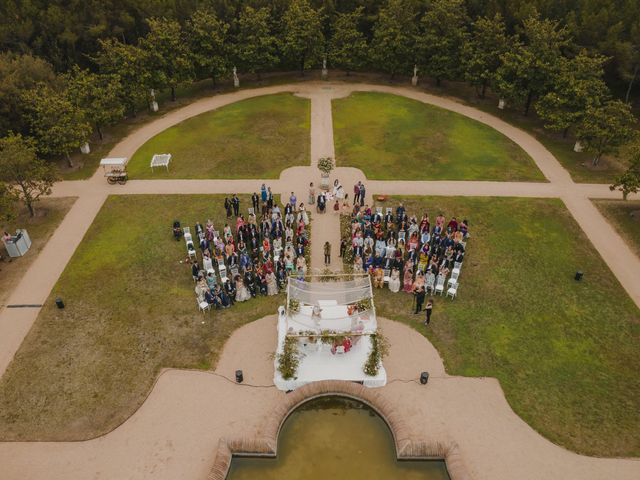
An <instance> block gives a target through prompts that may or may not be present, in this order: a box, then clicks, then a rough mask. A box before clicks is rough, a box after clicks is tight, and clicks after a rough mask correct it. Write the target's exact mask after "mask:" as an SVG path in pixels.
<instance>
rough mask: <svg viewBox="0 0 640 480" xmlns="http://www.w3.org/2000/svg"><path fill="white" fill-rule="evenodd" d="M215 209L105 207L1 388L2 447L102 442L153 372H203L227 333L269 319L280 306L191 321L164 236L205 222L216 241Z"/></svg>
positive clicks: (176, 253) (161, 199) (188, 297)
mask: <svg viewBox="0 0 640 480" xmlns="http://www.w3.org/2000/svg"><path fill="white" fill-rule="evenodd" d="M223 199H224V197H223V196H213V195H184V196H178V195H173V196H172V195H162V196H160V195H157V196H154V195H149V196H146V195H139V196H135V195H134V196H113V197H109V198H108V199H107V201H106V203H105V205H104V206H103V207H102V209H101V211H100V213H99V214H98V216H97V217H96V219H95V221H94V223H93V225H92V226H91V227H90V229H89V231H88V232H87V234H86V236H85V238H84V239H83V241H82V243H81V244H80V246H79V248H78V250H77V251H76V253H75V254H74V256H73V257H72V259H71V261H70V262H69V264H68V265H67V268H66V269H65V271H64V273H63V274H62V276H61V277H60V279H59V281H58V283H57V284H56V286H55V287H54V289H53V292H52V294H51V297H50V299H49V300H48V302H47V304H46V306H45V307H44V308H43V311H42V312H41V314H40V315H39V317H38V319H37V321H36V323H35V324H34V326H33V328H32V329H31V331H30V332H29V334H28V335H27V337H26V339H25V340H24V342H23V344H22V346H21V347H20V350H19V351H18V353H17V355H16V358H15V360H14V361H13V362H12V363H11V365H10V366H9V368H8V370H7V372H6V373H5V374H4V376H3V377H2V379H1V381H0V432H1V433H0V437H1V439H2V440H79V439H86V438H91V437H95V436H97V435H100V434H103V433H106V432H108V431H110V430H112V429H113V428H115V427H116V426H118V425H119V424H120V423H122V422H123V421H124V420H126V419H127V418H128V417H129V416H130V415H131V414H132V413H133V412H134V411H135V410H136V409H137V408H138V407H139V406H140V405H141V404H142V402H143V401H144V400H145V398H146V396H147V394H148V393H149V390H150V389H151V387H152V384H153V382H154V380H155V378H156V376H157V374H158V372H159V371H160V369H161V368H163V367H179V368H199V369H208V368H211V367H212V366H214V365H215V363H216V361H217V359H218V355H219V353H220V351H221V349H222V346H223V344H224V342H225V341H226V339H227V338H228V337H229V335H230V334H231V332H233V331H234V330H235V329H236V328H238V327H239V326H241V325H243V324H245V323H247V322H250V321H253V320H255V319H258V318H261V317H263V316H265V315H269V314H274V313H275V312H276V310H277V307H278V305H279V304H280V303H282V302H283V298H282V296H281V295H278V296H275V297H260V296H259V297H258V298H257V299H253V300H251V301H248V302H244V303H241V304H237V305H235V306H234V307H232V308H229V309H227V310H223V311H213V312H207V313H206V314H205V315H204V316H203V314H201V313H199V312H198V308H197V306H196V301H195V294H194V291H193V288H194V284H193V280H192V279H191V270H190V267H189V266H188V265H186V264H181V263H180V260H183V259H184V257H185V256H186V249H185V245H184V241H180V242H176V241H175V240H174V239H173V236H172V232H171V226H172V223H173V220H174V219H179V220H180V221H181V222H182V223H183V225H191V226H192V228H193V225H194V224H195V222H196V221H197V220H199V221H200V222H202V223H203V224H204V223H205V222H206V220H207V219H208V218H211V219H212V220H213V222H214V224H215V225H216V226H217V227H218V228H219V229H220V231H221V230H222V227H223V226H224V222H225V214H224V208H223ZM241 202H242V203H241V207H242V209H243V210H245V208H246V206H247V205H250V200H249V198H248V197H247V196H244V197H241ZM245 211H246V210H245ZM57 296H60V297H62V298H63V299H64V301H65V303H66V308H65V309H64V310H58V309H56V308H55V306H54V304H53V298H55V297H57ZM203 320H204V323H201V322H202V321H203Z"/></svg>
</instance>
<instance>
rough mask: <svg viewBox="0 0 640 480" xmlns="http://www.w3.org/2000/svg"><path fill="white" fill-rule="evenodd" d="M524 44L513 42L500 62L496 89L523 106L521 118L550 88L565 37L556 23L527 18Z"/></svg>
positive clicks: (567, 39)
mask: <svg viewBox="0 0 640 480" xmlns="http://www.w3.org/2000/svg"><path fill="white" fill-rule="evenodd" d="M524 40H525V42H524V43H521V42H516V41H514V42H513V44H512V48H511V49H510V50H509V51H508V52H507V53H505V54H504V55H502V57H501V58H500V59H501V61H502V65H501V66H500V68H499V69H498V72H497V74H496V87H497V90H498V92H499V93H500V95H501V96H502V97H504V98H506V99H507V100H510V101H511V102H512V103H515V104H519V105H524V115H528V114H529V108H530V107H531V103H532V102H533V100H534V99H536V98H538V97H540V96H541V95H544V94H545V93H547V92H548V91H549V90H550V87H551V85H553V82H554V79H555V78H556V75H557V73H558V71H559V69H560V65H561V63H560V62H561V58H562V49H563V48H565V47H567V46H568V45H569V37H568V32H567V30H566V29H565V28H560V27H559V25H558V23H557V22H555V21H552V20H546V19H545V20H540V19H538V18H537V17H531V18H529V19H527V20H525V21H524Z"/></svg>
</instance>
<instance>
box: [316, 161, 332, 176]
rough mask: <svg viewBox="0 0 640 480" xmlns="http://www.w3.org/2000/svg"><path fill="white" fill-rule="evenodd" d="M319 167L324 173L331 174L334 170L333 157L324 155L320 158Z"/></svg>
mask: <svg viewBox="0 0 640 480" xmlns="http://www.w3.org/2000/svg"><path fill="white" fill-rule="evenodd" d="M318 169H319V170H320V171H321V172H322V173H324V174H327V175H328V174H329V173H331V170H333V159H332V158H331V157H322V158H320V159H319V160H318Z"/></svg>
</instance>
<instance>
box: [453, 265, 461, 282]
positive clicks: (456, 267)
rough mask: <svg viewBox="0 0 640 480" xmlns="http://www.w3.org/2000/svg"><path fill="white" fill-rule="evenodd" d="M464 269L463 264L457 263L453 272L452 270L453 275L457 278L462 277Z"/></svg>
mask: <svg viewBox="0 0 640 480" xmlns="http://www.w3.org/2000/svg"><path fill="white" fill-rule="evenodd" d="M461 269H462V262H455V263H454V264H453V270H451V275H452V276H453V275H455V276H456V278H458V276H459V275H460V270H461Z"/></svg>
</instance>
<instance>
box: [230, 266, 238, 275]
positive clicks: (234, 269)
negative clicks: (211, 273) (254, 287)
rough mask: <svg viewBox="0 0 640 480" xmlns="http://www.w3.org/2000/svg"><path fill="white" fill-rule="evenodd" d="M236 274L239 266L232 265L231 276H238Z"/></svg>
mask: <svg viewBox="0 0 640 480" xmlns="http://www.w3.org/2000/svg"><path fill="white" fill-rule="evenodd" d="M236 275H238V267H235V266H234V267H231V277H232V278H236Z"/></svg>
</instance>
